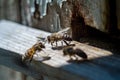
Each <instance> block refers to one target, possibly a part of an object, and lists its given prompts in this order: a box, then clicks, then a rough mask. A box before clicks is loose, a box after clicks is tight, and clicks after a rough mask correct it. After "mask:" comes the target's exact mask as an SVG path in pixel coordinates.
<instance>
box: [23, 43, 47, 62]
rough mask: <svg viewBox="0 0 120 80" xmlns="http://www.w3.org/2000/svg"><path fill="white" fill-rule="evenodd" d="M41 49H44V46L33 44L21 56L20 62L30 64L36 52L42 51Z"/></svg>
mask: <svg viewBox="0 0 120 80" xmlns="http://www.w3.org/2000/svg"><path fill="white" fill-rule="evenodd" d="M43 48H45V45H44V44H42V43H41V42H37V43H36V44H34V45H33V46H32V47H31V48H29V49H28V50H27V51H26V53H25V55H24V56H22V61H23V62H25V61H29V62H31V61H32V59H33V56H34V54H35V53H36V51H42V49H43Z"/></svg>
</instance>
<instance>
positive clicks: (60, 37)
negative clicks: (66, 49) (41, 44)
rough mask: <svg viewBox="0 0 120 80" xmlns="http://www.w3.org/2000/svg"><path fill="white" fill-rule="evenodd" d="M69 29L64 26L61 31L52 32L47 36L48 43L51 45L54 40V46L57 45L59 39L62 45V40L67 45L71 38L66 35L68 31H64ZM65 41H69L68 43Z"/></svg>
mask: <svg viewBox="0 0 120 80" xmlns="http://www.w3.org/2000/svg"><path fill="white" fill-rule="evenodd" d="M69 29H70V28H65V29H63V30H62V31H59V32H56V33H52V34H51V35H50V36H47V41H48V43H51V45H52V46H53V43H54V42H56V46H57V42H58V41H61V43H62V45H63V42H64V43H65V44H66V45H69V44H70V42H71V41H72V38H71V37H70V36H69V35H68V33H66V32H65V31H66V30H69ZM62 41H63V42H62ZM67 41H69V43H68V42H67Z"/></svg>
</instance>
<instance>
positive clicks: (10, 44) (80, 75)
mask: <svg viewBox="0 0 120 80" xmlns="http://www.w3.org/2000/svg"><path fill="white" fill-rule="evenodd" d="M38 35H40V36H41V37H46V36H47V35H50V33H48V32H44V31H41V30H36V29H33V28H28V27H26V26H23V25H19V24H17V23H13V22H9V21H0V41H1V43H0V48H1V49H0V64H2V65H5V66H8V67H10V68H12V69H15V70H17V71H20V72H22V73H24V74H27V75H30V76H32V77H34V78H36V79H40V76H39V75H41V76H42V75H44V76H47V77H48V78H49V77H51V78H54V79H56V80H80V79H88V80H118V79H120V73H119V72H120V59H119V57H120V56H119V55H117V56H116V55H113V54H112V53H111V52H110V51H106V50H103V49H100V48H97V47H93V46H89V45H87V44H83V43H78V42H75V41H73V42H72V43H74V44H76V46H75V47H76V48H80V49H81V50H83V51H84V52H85V53H86V54H87V56H88V60H89V61H82V59H80V62H79V63H76V62H67V61H68V60H69V57H63V52H62V50H53V49H51V45H50V44H47V43H46V49H45V50H44V51H45V52H46V53H47V54H49V56H50V57H51V59H50V60H47V61H43V62H40V61H35V60H33V61H32V63H31V64H27V65H25V64H23V63H22V61H21V55H23V54H24V53H25V51H26V50H27V49H28V48H30V47H31V46H32V45H33V44H34V43H35V42H36V41H37V38H36V36H38ZM38 54H40V55H42V53H38Z"/></svg>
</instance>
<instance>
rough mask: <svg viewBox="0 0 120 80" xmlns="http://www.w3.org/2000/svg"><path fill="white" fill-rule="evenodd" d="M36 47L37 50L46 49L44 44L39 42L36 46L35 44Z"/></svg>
mask: <svg viewBox="0 0 120 80" xmlns="http://www.w3.org/2000/svg"><path fill="white" fill-rule="evenodd" d="M35 47H36V48H39V47H40V48H45V45H44V44H43V43H42V42H37V43H36V44H35Z"/></svg>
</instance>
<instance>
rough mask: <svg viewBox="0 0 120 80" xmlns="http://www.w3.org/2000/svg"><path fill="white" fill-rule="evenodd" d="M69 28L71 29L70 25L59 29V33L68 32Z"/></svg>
mask: <svg viewBox="0 0 120 80" xmlns="http://www.w3.org/2000/svg"><path fill="white" fill-rule="evenodd" d="M68 30H70V27H67V28H64V29H62V30H60V31H58V32H57V33H66V32H68Z"/></svg>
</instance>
